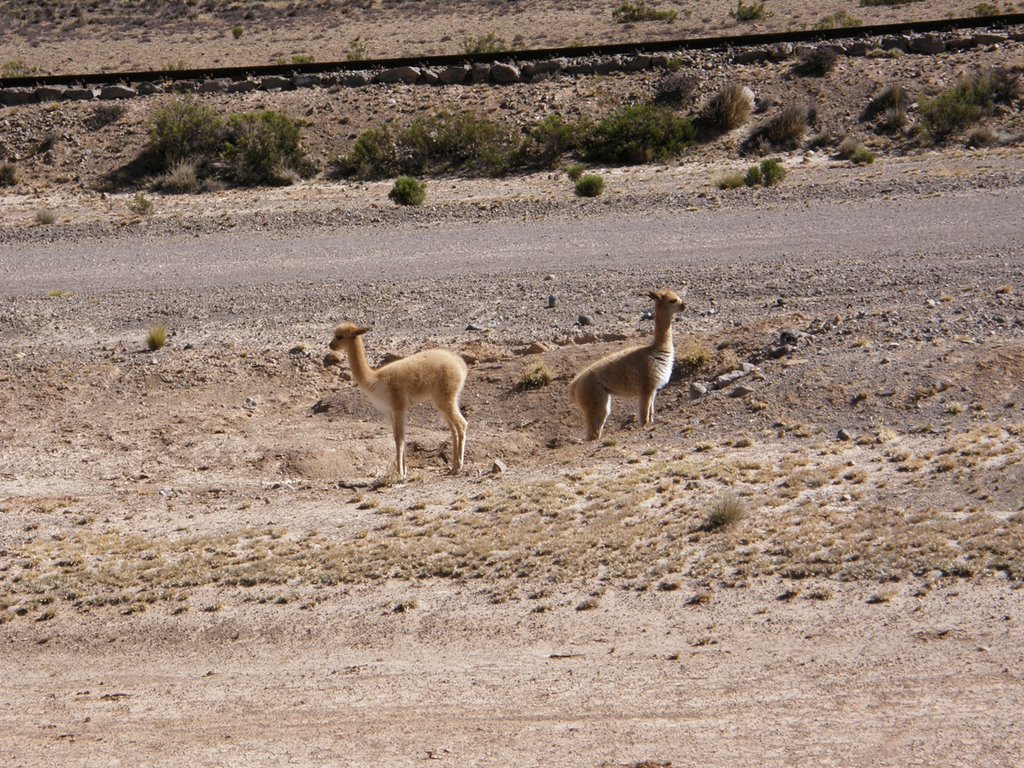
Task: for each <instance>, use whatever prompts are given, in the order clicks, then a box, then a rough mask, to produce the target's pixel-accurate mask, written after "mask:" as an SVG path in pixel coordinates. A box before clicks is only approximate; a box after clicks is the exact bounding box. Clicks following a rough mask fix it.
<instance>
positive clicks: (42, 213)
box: [35, 208, 57, 227]
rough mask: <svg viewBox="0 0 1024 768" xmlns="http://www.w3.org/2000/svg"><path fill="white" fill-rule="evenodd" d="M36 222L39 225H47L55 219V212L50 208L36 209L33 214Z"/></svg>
mask: <svg viewBox="0 0 1024 768" xmlns="http://www.w3.org/2000/svg"><path fill="white" fill-rule="evenodd" d="M35 221H36V224H38V225H40V226H44V227H45V226H48V225H50V224H53V223H55V222H56V221H57V212H56V211H54V210H52V209H50V208H40V209H39V210H38V211H36V215H35Z"/></svg>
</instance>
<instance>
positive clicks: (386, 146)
mask: <svg viewBox="0 0 1024 768" xmlns="http://www.w3.org/2000/svg"><path fill="white" fill-rule="evenodd" d="M342 164H343V168H342V172H343V173H344V174H345V175H346V176H356V177H358V178H360V179H379V178H386V177H388V176H394V175H395V174H396V173H397V172H398V146H397V144H396V143H395V137H394V134H393V133H392V132H391V129H390V128H388V127H387V126H384V127H383V128H370V129H369V130H367V131H363V133H361V134H359V137H358V138H357V139H356V142H355V144H354V145H353V147H352V151H351V152H350V153H349V154H348V156H347V157H346V158H345V159H344V160H343V161H342Z"/></svg>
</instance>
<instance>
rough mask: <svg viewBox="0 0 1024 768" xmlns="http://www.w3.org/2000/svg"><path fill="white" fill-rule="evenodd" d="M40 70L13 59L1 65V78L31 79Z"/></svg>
mask: <svg viewBox="0 0 1024 768" xmlns="http://www.w3.org/2000/svg"><path fill="white" fill-rule="evenodd" d="M38 71H39V69H38V68H37V67H32V66H29V65H28V64H26V63H25V62H24V61H22V60H21V59H13V60H11V61H5V62H4V63H3V64H0V77H31V76H32V75H34V74H36V72H38Z"/></svg>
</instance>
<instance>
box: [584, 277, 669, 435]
mask: <svg viewBox="0 0 1024 768" xmlns="http://www.w3.org/2000/svg"><path fill="white" fill-rule="evenodd" d="M649 295H650V297H651V298H652V299H654V341H652V342H651V343H650V344H646V345H644V346H642V347H631V348H630V349H624V350H622V351H621V352H615V353H614V354H611V355H608V356H607V357H604V358H601V359H600V360H598V361H597V362H596V363H592V364H591V365H590V366H589V367H587V368H586V369H584V370H583V371H582V372H580V374H579V375H578V376H576V378H575V379H573V380H572V383H571V384H570V385H569V396H570V397H571V398H572V400H573V402H574V403H576V407H578V408H579V409H580V411H582V412H583V421H584V425H585V426H586V428H587V440H597V439H598V438H599V437H601V430H602V429H604V423H605V421H606V420H607V418H608V414H609V413H610V412H611V410H612V403H611V395H617V396H619V397H629V398H633V399H639V400H640V423H641V424H642V425H644V426H646V425H648V424H650V423H651V422H652V421H653V420H654V395H655V394H656V393H657V391H658V390H659V389H661V388H662V387H664V386H665V385H666V384H668V380H669V378H670V377H671V376H672V364H673V363H674V362H675V350H674V348H673V346H672V318H673V317H675V316H676V314H678V313H680V312H682V311H683V310H684V309H686V304H685V303H684V302H683V300H682V299H680V298H679V297H678V296H677V295H676V294H675V293H673V292H672V291H652V292H651V293H650V294H649Z"/></svg>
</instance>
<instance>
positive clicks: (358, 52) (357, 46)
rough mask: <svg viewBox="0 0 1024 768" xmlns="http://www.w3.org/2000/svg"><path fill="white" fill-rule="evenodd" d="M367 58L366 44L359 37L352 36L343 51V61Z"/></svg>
mask: <svg viewBox="0 0 1024 768" xmlns="http://www.w3.org/2000/svg"><path fill="white" fill-rule="evenodd" d="M366 58H367V51H366V45H364V44H363V41H362V40H361V39H360V38H359V37H354V38H352V41H351V42H350V43H349V44H348V51H347V52H346V53H345V61H363V60H364V59H366Z"/></svg>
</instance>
